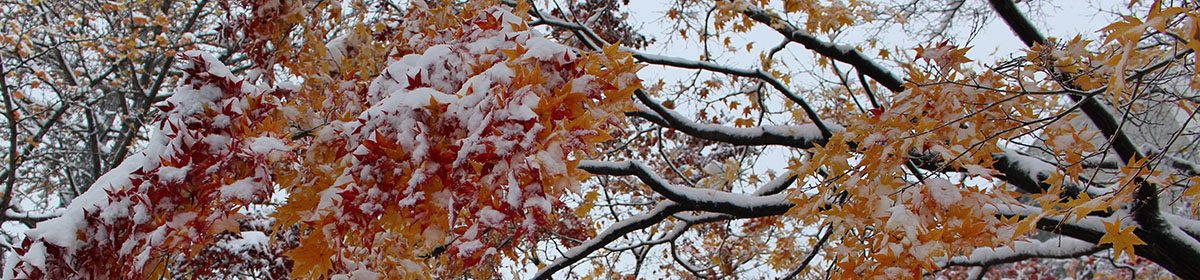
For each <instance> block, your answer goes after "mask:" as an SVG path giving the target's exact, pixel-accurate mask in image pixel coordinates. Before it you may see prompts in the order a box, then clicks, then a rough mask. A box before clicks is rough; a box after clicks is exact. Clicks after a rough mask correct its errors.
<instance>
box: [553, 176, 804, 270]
mask: <svg viewBox="0 0 1200 280" xmlns="http://www.w3.org/2000/svg"><path fill="white" fill-rule="evenodd" d="M633 165H635V164H634V163H631V162H626V163H624V164H612V163H601V162H595V161H584V162H581V163H580V165H579V168H581V169H583V170H587V171H588V172H592V173H594V174H596V172H593V171H592V170H590V169H589V166H590V167H591V169H595V170H597V171H602V170H612V171H613V172H612V173H614V174H608V175H634V174H635V173H638V172H639V171H633V170H628V169H638V168H637V167H632V166H633ZM637 165H640V164H637ZM641 166H642V167H643V168H644V167H645V166H644V165H641ZM622 167H623V168H622ZM623 169H625V170H628V171H623ZM646 171H647V172H648V169H646ZM650 174H653V173H650ZM654 177H657V175H654ZM658 179H659V181H660V183H664V184H665V181H663V180H662V178H661V177H658ZM795 182H796V176H795V175H793V174H791V173H790V172H789V173H787V174H784V175H783V176H779V177H777V178H775V180H771V181H770V182H767V183H765V184H763V185H762V186H761V187H759V188H758V190H756V191H755V192H754V194H753V195H754V196H745V195H741V196H745V197H748V198H754V197H759V198H761V197H763V196H766V197H775V196H779V198H780V200H782V202H784V203H788V206H787V208H791V205H790V202H787V196H786V194H782V192H783V190H786V189H787V188H788V186H791V185H792V184H793V183H795ZM647 184H650V183H647ZM655 191H658V189H655ZM772 200H774V199H772ZM693 210H704V209H700V208H698V207H697V206H696V205H684V204H681V203H677V202H675V201H671V200H667V201H661V202H659V203H658V204H656V205H655V206H654V209H651V210H649V211H646V212H645V213H642V214H639V215H637V216H633V217H630V218H628V219H625V220H622V221H619V222H617V223H615V224H613V225H612V226H609V228H608V229H605V230H604V232H601V233H600V234H597V235H596V237H594V238H592V239H589V240H587V241H585V242H583V243H582V244H579V245H577V246H575V247H572V248H571V249H568V250H567V251H566V252H564V253H563V256H562V257H559V258H557V259H555V260H554V261H553V262H551V263H550V264H548V265H546V267H543V268H542V269H541V270H539V271H538V272H537V274H534V277H533V279H550V277H551V276H553V275H554V273H555V272H558V271H559V270H562V269H564V268H567V267H569V266H571V264H574V263H576V262H578V261H579V260H582V259H583V258H585V257H587V256H588V255H589V254H591V253H592V252H595V251H596V250H599V249H601V248H604V246H607V245H608V244H610V243H612V242H613V241H616V240H617V239H620V238H621V237H623V236H625V235H626V234H629V233H630V232H634V231H637V230H641V229H645V228H647V227H650V226H653V225H655V224H658V223H659V222H662V221H663V220H664V219H666V218H667V217H671V216H676V214H678V213H679V212H683V211H693ZM783 210H784V211H787V209H783ZM773 215H778V214H773ZM676 218H678V219H680V220H682V221H683V222H685V223H687V224H688V226H689V227H690V225H692V224H698V223H707V222H715V221H721V220H726V219H733V218H736V217H735V216H731V215H728V214H718V213H705V214H703V215H688V216H676ZM678 228H679V224H676V225H675V228H672V230H673V232H674V230H676V229H678ZM686 230H687V227H683V228H682V229H678V231H679V233H678V234H683V231H686ZM673 232H672V234H674V233H673ZM669 235H671V234H668V237H669ZM651 242H656V241H651ZM663 242H666V241H663Z"/></svg>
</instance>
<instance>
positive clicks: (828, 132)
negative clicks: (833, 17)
mask: <svg viewBox="0 0 1200 280" xmlns="http://www.w3.org/2000/svg"><path fill="white" fill-rule="evenodd" d="M625 51H627V52H630V53H633V58H635V59H637V60H638V61H641V62H644V63H649V64H656V65H666V66H672V67H680V68H687V69H699V70H707V71H712V72H717V73H724V74H729V75H734V76H739V77H747V78H755V79H760V80H763V81H765V82H767V83H768V84H771V87H773V88H775V90H778V91H779V92H780V93H783V95H784V96H786V97H787V98H788V99H789V100H791V101H792V102H796V104H799V105H800V107H801V108H803V109H804V113H805V115H807V116H808V119H809V120H812V121H813V124H815V125H816V126H817V129H819V130H820V131H821V135H822V136H824V137H826V138H828V137H830V136H833V132H834V131H833V129H832V128H830V127H827V126H826V125H825V123H824V122H822V121H821V117H820V116H818V115H817V110H816V109H815V108H813V107H812V105H809V104H808V101H805V100H804V98H802V97H800V96H799V95H796V93H795V92H792V91H791V90H790V89H788V87H787V86H786V85H784V84H783V82H781V81H779V79H777V78H775V76H772V75H771V74H770V73H767V72H766V71H763V70H761V69H756V70H751V69H741V68H734V67H729V66H725V65H720V64H716V63H712V62H707V61H696V60H688V59H683V58H678V57H668V56H661V55H654V54H647V53H642V52H638V51H636V50H630V49H625ZM642 95H645V93H642ZM639 98H640V97H639Z"/></svg>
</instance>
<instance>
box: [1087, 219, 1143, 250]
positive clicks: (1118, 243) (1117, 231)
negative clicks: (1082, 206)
mask: <svg viewBox="0 0 1200 280" xmlns="http://www.w3.org/2000/svg"><path fill="white" fill-rule="evenodd" d="M1135 228H1137V226H1130V227H1123V226H1122V225H1121V221H1120V219H1117V220H1114V221H1113V222H1107V221H1105V222H1104V236H1101V237H1100V241H1099V243H1097V244H1112V246H1113V259H1116V258H1120V257H1121V254H1123V253H1127V254H1129V255H1130V256H1133V255H1134V250H1133V246H1134V245H1146V242H1145V241H1142V239H1141V238H1138V236H1137V235H1136V234H1133V230H1134V229H1135Z"/></svg>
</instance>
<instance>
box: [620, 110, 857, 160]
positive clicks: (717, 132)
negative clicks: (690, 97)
mask: <svg viewBox="0 0 1200 280" xmlns="http://www.w3.org/2000/svg"><path fill="white" fill-rule="evenodd" d="M655 104H656V103H655ZM636 106H637V111H633V112H629V113H626V114H627V115H630V116H634V117H639V118H642V119H645V120H648V121H650V122H653V123H655V124H658V125H660V126H663V127H669V128H673V129H676V130H679V131H682V132H683V133H685V134H688V135H691V136H693V137H697V138H700V139H705V140H711V141H717V142H725V143H729V144H733V145H744V146H760V145H782V146H788V147H793V148H800V149H808V148H812V147H815V146H816V145H818V144H822V143H825V141H826V138H825V137H822V136H821V131H820V129H819V128H817V126H816V125H815V124H803V125H791V126H782V125H766V126H761V127H731V126H724V125H716V124H702V123H697V122H695V121H692V120H691V119H688V118H686V117H684V116H682V115H680V114H679V113H678V112H675V111H673V110H670V109H666V108H661V109H662V113H659V112H655V110H654V109H651V108H649V107H648V106H654V105H653V104H652V105H647V106H643V105H642V104H637V105H636ZM826 126H827V127H829V128H830V129H831V130H833V131H835V132H841V131H844V130H845V128H843V127H842V126H840V125H836V124H834V125H831V124H826Z"/></svg>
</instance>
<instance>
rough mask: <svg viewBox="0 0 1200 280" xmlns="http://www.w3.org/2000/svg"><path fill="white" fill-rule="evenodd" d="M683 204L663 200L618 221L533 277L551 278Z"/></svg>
mask: <svg viewBox="0 0 1200 280" xmlns="http://www.w3.org/2000/svg"><path fill="white" fill-rule="evenodd" d="M684 209H685V208H684V207H683V205H680V204H678V203H675V202H672V201H662V202H659V203H658V204H657V205H655V207H654V209H652V210H650V211H647V212H645V213H642V214H640V215H637V216H633V217H629V218H627V219H625V220H622V221H620V222H617V223H615V224H613V225H612V226H610V227H608V229H605V230H604V232H601V233H600V234H598V235H596V237H595V238H592V239H589V240H588V241H585V242H583V244H579V245H577V246H575V247H571V249H568V250H567V251H566V252H563V255H562V257H559V258H557V259H555V260H554V261H553V262H551V263H550V264H549V265H546V267H543V268H542V269H541V270H539V271H538V272H537V274H534V276H533V279H550V277H551V276H553V275H554V273H555V272H558V271H559V270H562V269H563V268H567V267H568V266H571V265H572V264H574V263H576V262H578V261H579V260H582V259H583V258H584V257H587V255H588V254H591V253H592V252H595V251H596V250H599V249H600V248H604V246H605V245H607V244H609V243H612V242H613V241H616V240H617V239H619V238H621V237H622V236H625V235H626V234H629V233H630V232H633V231H636V230H640V229H644V228H647V227H650V226H652V225H654V224H657V223H658V222H661V221H662V220H663V219H666V218H667V217H670V216H671V215H672V214H675V213H678V212H680V211H683V210H684Z"/></svg>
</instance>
